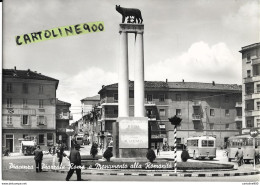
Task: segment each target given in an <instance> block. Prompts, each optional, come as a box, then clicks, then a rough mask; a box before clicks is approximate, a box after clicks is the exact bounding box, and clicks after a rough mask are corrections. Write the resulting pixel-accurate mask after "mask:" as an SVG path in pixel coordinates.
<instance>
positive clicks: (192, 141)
mask: <svg viewBox="0 0 260 185" xmlns="http://www.w3.org/2000/svg"><path fill="white" fill-rule="evenodd" d="M198 143H199V142H198V140H188V141H187V146H198Z"/></svg>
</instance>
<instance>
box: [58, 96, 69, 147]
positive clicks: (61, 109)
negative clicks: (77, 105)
mask: <svg viewBox="0 0 260 185" xmlns="http://www.w3.org/2000/svg"><path fill="white" fill-rule="evenodd" d="M70 107H71V104H70V103H67V102H64V101H61V100H58V99H57V101H56V143H64V144H66V145H67V146H69V144H70V143H69V142H70V141H69V136H68V135H67V134H66V128H67V127H68V126H69V125H70V120H73V117H72V114H71V112H70Z"/></svg>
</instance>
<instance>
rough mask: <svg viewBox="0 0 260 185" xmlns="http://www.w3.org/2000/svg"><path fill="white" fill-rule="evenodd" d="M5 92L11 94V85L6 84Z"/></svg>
mask: <svg viewBox="0 0 260 185" xmlns="http://www.w3.org/2000/svg"><path fill="white" fill-rule="evenodd" d="M6 91H7V92H9V93H11V92H13V87H12V84H11V83H7V88H6Z"/></svg>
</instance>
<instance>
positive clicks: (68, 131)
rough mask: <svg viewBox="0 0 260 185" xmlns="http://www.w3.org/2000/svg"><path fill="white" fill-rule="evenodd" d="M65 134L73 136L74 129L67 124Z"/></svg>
mask: <svg viewBox="0 0 260 185" xmlns="http://www.w3.org/2000/svg"><path fill="white" fill-rule="evenodd" d="M66 134H67V135H68V136H73V135H74V134H75V129H74V127H72V126H71V125H69V126H68V127H67V128H66Z"/></svg>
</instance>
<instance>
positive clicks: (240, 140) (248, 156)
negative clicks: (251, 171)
mask: <svg viewBox="0 0 260 185" xmlns="http://www.w3.org/2000/svg"><path fill="white" fill-rule="evenodd" d="M255 146H256V147H257V148H258V149H259V148H260V136H259V135H258V136H257V137H256V138H255ZM239 147H240V148H241V149H242V150H243V160H244V161H245V162H247V163H248V162H249V161H250V160H253V159H254V154H255V148H254V146H253V138H252V137H251V136H250V135H249V134H247V135H238V136H231V137H229V138H228V141H227V157H228V161H229V162H231V160H232V159H236V157H235V155H236V153H237V150H238V148H239Z"/></svg>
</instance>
